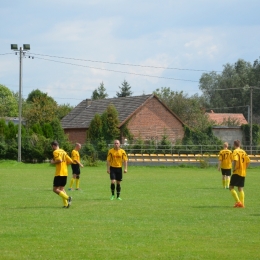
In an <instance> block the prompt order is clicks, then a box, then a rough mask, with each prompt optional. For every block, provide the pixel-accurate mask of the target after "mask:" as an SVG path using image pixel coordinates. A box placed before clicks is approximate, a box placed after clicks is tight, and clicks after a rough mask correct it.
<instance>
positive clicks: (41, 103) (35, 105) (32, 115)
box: [23, 93, 58, 126]
mask: <svg viewBox="0 0 260 260" xmlns="http://www.w3.org/2000/svg"><path fill="white" fill-rule="evenodd" d="M57 111H58V106H57V103H56V102H55V101H54V100H53V99H52V98H51V97H48V96H47V94H45V93H43V95H40V96H36V97H34V98H33V101H31V102H28V103H27V104H26V105H25V106H24V109H23V117H24V118H25V119H26V122H27V125H29V126H30V125H33V124H35V123H39V124H41V125H42V124H44V123H50V122H52V121H53V120H55V119H58V117H57Z"/></svg>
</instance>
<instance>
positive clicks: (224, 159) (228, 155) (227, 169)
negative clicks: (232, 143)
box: [218, 142, 232, 189]
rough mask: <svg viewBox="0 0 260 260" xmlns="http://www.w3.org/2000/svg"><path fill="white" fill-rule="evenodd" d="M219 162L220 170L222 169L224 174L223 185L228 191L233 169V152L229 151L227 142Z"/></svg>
mask: <svg viewBox="0 0 260 260" xmlns="http://www.w3.org/2000/svg"><path fill="white" fill-rule="evenodd" d="M218 160H219V163H218V170H219V171H220V169H221V173H222V185H223V187H224V189H228V188H229V183H230V176H231V168H232V152H231V151H230V150H228V143H227V142H225V143H224V145H223V150H221V151H220V152H219V156H218Z"/></svg>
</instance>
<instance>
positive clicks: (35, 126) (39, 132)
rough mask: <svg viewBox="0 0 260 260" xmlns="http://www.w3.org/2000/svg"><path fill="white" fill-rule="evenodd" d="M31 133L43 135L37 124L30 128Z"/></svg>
mask: <svg viewBox="0 0 260 260" xmlns="http://www.w3.org/2000/svg"><path fill="white" fill-rule="evenodd" d="M31 129H32V131H33V132H34V133H35V134H37V135H43V131H42V128H41V125H40V124H39V123H35V124H33V125H32V126H31Z"/></svg>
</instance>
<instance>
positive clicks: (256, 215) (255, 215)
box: [250, 213, 260, 217]
mask: <svg viewBox="0 0 260 260" xmlns="http://www.w3.org/2000/svg"><path fill="white" fill-rule="evenodd" d="M250 216H252V217H260V213H259V214H250Z"/></svg>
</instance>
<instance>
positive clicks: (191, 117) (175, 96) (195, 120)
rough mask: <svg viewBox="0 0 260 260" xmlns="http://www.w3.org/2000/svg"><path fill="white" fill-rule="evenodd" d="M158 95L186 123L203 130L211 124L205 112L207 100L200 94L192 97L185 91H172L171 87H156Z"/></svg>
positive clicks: (155, 92)
mask: <svg viewBox="0 0 260 260" xmlns="http://www.w3.org/2000/svg"><path fill="white" fill-rule="evenodd" d="M154 94H155V95H157V96H158V97H159V98H160V99H161V100H162V101H163V102H164V103H165V104H166V105H167V106H168V107H169V109H171V110H172V111H173V112H174V113H175V114H176V115H177V116H178V117H179V118H180V119H181V120H182V121H183V122H184V123H185V124H187V125H188V126H192V127H193V129H197V130H203V129H205V128H207V127H208V126H210V125H211V123H210V122H209V120H208V118H207V116H206V115H205V112H204V109H203V107H204V104H205V100H204V98H202V97H199V96H198V95H193V96H191V97H189V96H188V94H185V93H184V92H183V91H180V92H178V91H172V90H171V89H170V88H169V87H168V88H166V87H162V88H161V89H156V91H154Z"/></svg>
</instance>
